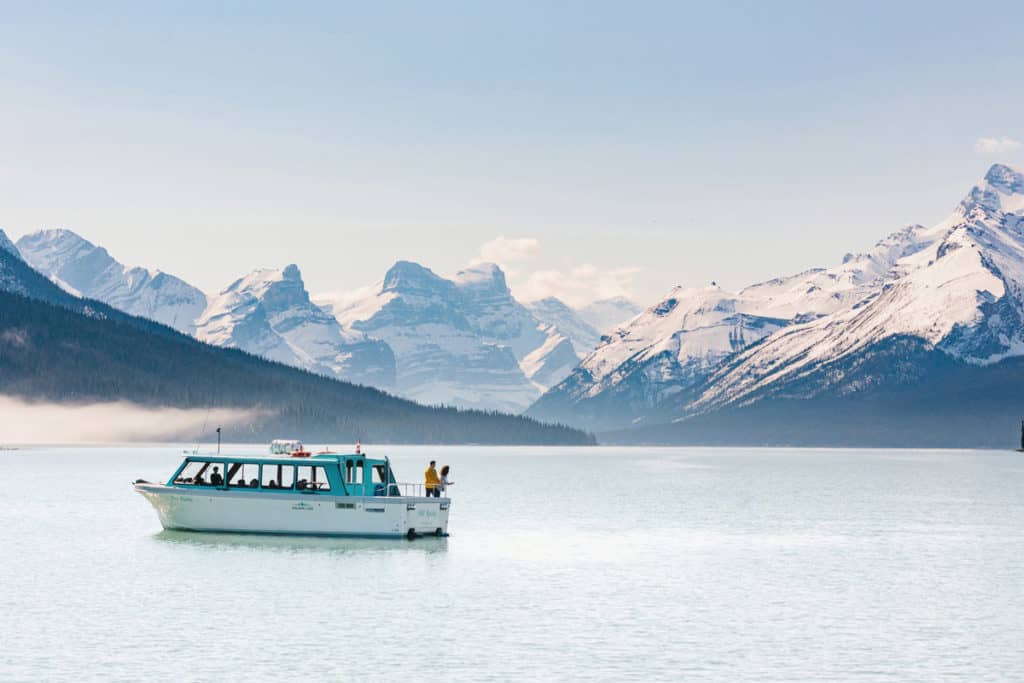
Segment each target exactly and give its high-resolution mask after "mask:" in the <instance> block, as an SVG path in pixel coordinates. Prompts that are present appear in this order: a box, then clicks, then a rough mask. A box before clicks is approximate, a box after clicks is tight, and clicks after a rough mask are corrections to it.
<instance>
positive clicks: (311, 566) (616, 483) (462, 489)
mask: <svg viewBox="0 0 1024 683" xmlns="http://www.w3.org/2000/svg"><path fill="white" fill-rule="evenodd" d="M318 445H319V444H315V445H314V446H318ZM366 450H368V451H369V452H370V453H371V454H375V455H378V454H385V453H386V454H388V455H390V456H391V457H392V461H393V463H394V467H395V470H396V471H397V473H398V475H399V479H400V480H403V481H420V480H421V478H422V473H423V469H424V468H425V466H426V462H427V461H428V460H431V459H436V460H437V461H438V464H439V465H442V464H449V465H451V466H452V474H451V478H452V479H453V480H454V481H455V482H456V484H455V486H454V487H453V488H452V490H451V497H452V512H451V522H450V531H451V536H450V537H449V538H446V539H434V538H424V539H418V540H415V541H406V540H394V541H380V540H358V539H357V540H345V539H313V538H282V537H255V536H232V535H221V534H218V535H210V534H195V533H183V532H168V531H163V530H161V528H160V524H159V522H158V520H157V517H156V514H155V512H154V511H153V510H152V508H151V507H150V505H149V504H148V503H147V502H146V501H145V499H143V498H142V497H141V496H139V495H137V494H135V493H134V492H133V491H132V489H131V486H130V482H131V481H133V480H134V479H136V478H138V477H143V478H146V479H149V480H151V481H153V480H159V481H162V480H166V478H167V477H168V476H169V475H170V473H171V472H172V471H173V469H174V468H175V467H176V465H177V464H178V463H179V462H180V459H181V453H182V446H160V447H157V446H144V447H139V446H117V447H106V448H100V447H87V448H86V447H60V448H49V447H33V448H26V449H22V450H17V451H3V452H0V471H2V474H0V586H2V589H0V634H2V639H3V640H2V643H3V646H2V648H0V680H3V681H17V680H25V681H41V680H46V681H57V680H68V681H71V680H76V681H77V680H105V681H113V680H118V681H143V680H144V681H178V680H204V681H226V680H248V681H257V680H271V679H297V678H299V677H305V678H309V679H311V680H327V679H331V680H354V679H357V678H358V679H367V680H421V679H425V680H467V681H484V680H499V681H500V680H510V679H516V680H588V681H589V680H608V681H622V680H645V681H646V680H666V681H668V680H687V681H701V680H713V681H743V680H756V681H796V680H838V681H859V680H863V681H936V680H961V681H984V680H993V681H995V680H1022V679H1024V456H1022V455H1020V454H1016V453H1011V452H994V451H912V450H893V451H883V450H866V451H854V450H810V449H800V450H796V449H729V448H720V449H687V448H625V449H624V448H614V449H613V448H490V447H445V448H440V447H411V446H404V447H389V448H382V447H374V446H368V447H367V449H366ZM242 451H246V452H252V451H253V447H247V448H245V449H242V448H233V447H228V448H226V449H225V452H242ZM261 451H262V449H258V450H257V451H256V452H261Z"/></svg>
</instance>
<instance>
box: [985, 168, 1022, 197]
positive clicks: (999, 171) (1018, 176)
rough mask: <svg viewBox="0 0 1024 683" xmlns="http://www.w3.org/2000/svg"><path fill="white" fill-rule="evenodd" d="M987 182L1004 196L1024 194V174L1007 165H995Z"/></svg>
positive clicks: (986, 176) (986, 179) (986, 177)
mask: <svg viewBox="0 0 1024 683" xmlns="http://www.w3.org/2000/svg"><path fill="white" fill-rule="evenodd" d="M985 182H986V183H988V184H989V185H990V186H991V187H992V188H993V189H996V190H998V191H1000V192H1002V193H1003V194H1024V173H1022V172H1020V171H1018V170H1017V169H1015V168H1013V167H1012V166H1007V165H1006V164H993V165H992V168H990V169H988V173H986V174H985Z"/></svg>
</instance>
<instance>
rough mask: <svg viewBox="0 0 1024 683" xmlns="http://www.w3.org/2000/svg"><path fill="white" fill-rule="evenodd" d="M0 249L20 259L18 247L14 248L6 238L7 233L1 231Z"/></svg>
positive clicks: (12, 243)
mask: <svg viewBox="0 0 1024 683" xmlns="http://www.w3.org/2000/svg"><path fill="white" fill-rule="evenodd" d="M0 249H2V250H4V251H6V252H7V253H9V254H13V255H14V256H17V257H18V258H21V253H19V252H18V247H16V246H14V242H12V241H11V240H10V238H8V237H7V233H5V232H4V231H3V230H0Z"/></svg>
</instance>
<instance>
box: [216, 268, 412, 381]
mask: <svg viewBox="0 0 1024 683" xmlns="http://www.w3.org/2000/svg"><path fill="white" fill-rule="evenodd" d="M196 336H197V337H198V338H199V339H202V340H203V341H206V342H209V343H211V344H215V345H217V346H229V347H235V348H239V349H243V350H245V351H249V352H250V353H255V354H257V355H260V356H263V357H264V358H269V359H271V360H276V361H278V362H281V363H286V364H288V365H294V366H298V367H301V368H305V369H307V370H309V371H311V372H315V373H318V374H321V375H325V376H328V377H337V378H339V379H345V380H349V381H352V382H359V383H363V384H372V385H374V386H378V387H382V388H390V387H391V386H392V385H393V383H394V375H395V359H394V354H393V353H392V351H391V349H390V348H389V347H388V346H387V344H385V343H384V342H381V341H378V340H373V339H369V338H368V337H367V336H366V335H365V334H363V333H362V332H359V331H357V330H349V329H344V328H343V327H342V326H341V325H340V324H339V322H338V321H337V320H336V319H335V318H334V317H333V316H331V315H330V314H328V313H327V312H326V311H324V310H323V309H321V308H320V307H319V306H317V305H315V304H314V303H312V301H310V298H309V292H307V291H306V287H305V284H304V283H303V281H302V274H301V272H300V271H299V269H298V267H297V266H296V265H295V264H291V265H288V266H286V267H284V268H282V269H279V270H278V269H269V268H263V269H260V270H254V271H252V272H251V273H249V274H247V275H245V276H244V277H241V278H239V279H237V280H235V281H234V282H232V283H231V284H230V285H228V287H226V288H225V289H224V290H223V291H222V292H221V293H220V294H218V295H217V296H216V297H214V298H213V299H212V300H211V301H210V305H209V306H208V307H207V308H206V310H205V311H204V312H203V314H202V316H200V318H199V320H198V321H197V322H196Z"/></svg>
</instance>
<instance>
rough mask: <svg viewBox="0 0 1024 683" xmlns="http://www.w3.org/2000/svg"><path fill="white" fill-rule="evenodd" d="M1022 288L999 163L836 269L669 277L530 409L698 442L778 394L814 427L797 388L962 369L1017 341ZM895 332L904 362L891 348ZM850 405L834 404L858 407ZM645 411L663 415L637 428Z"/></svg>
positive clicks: (839, 394)
mask: <svg viewBox="0 0 1024 683" xmlns="http://www.w3.org/2000/svg"><path fill="white" fill-rule="evenodd" d="M1022 291H1024V176H1022V174H1021V173H1020V172H1018V171H1015V170H1014V169H1012V168H1009V167H1007V166H1003V165H996V166H993V167H992V168H991V169H990V170H989V172H988V173H987V174H986V176H985V178H984V180H983V181H982V182H980V183H979V184H978V185H977V186H975V187H974V188H972V190H971V191H970V193H969V194H968V196H967V197H966V198H965V199H964V200H963V201H962V202H961V203H960V204H959V205H958V206H957V208H956V210H955V211H954V213H953V214H952V215H951V216H950V218H948V219H947V220H945V221H943V222H941V223H940V224H938V225H936V226H933V227H931V228H925V227H922V226H919V225H915V226H909V227H907V228H904V229H903V230H900V231H898V232H896V233H893V234H892V235H890V236H889V237H887V238H885V239H883V240H882V241H880V242H879V243H878V244H876V245H875V247H874V248H873V249H872V250H871V251H869V252H867V253H865V254H859V255H848V256H847V257H846V258H845V259H844V261H843V263H842V264H841V265H839V266H836V267H834V268H829V269H816V270H812V271H807V272H805V273H800V274H798V275H794V276H790V277H786V278H779V279H776V280H772V281H769V282H766V283H761V284H757V285H753V286H751V287H747V288H745V289H743V290H741V291H740V292H738V293H736V294H727V293H719V292H714V291H709V290H703V291H694V290H674V291H673V292H672V293H670V295H669V296H668V297H666V299H665V300H664V301H662V302H661V303H660V304H658V305H657V306H655V307H652V308H651V309H648V311H646V312H644V313H643V314H641V315H640V316H638V317H637V318H635V319H634V320H632V321H630V323H629V324H628V325H626V326H624V327H623V328H621V329H619V330H617V331H616V332H615V333H614V334H613V335H611V336H610V337H609V338H607V339H606V340H605V342H603V343H602V345H601V346H600V347H599V348H598V349H597V350H595V352H594V353H593V354H591V355H590V356H588V357H587V358H586V359H585V360H584V361H583V362H582V363H581V365H580V367H579V368H577V370H576V371H575V372H574V373H573V375H571V376H570V377H569V378H568V379H566V380H565V381H564V382H562V383H561V384H560V385H559V386H557V387H555V388H554V389H552V390H551V391H550V392H548V394H546V395H545V396H544V397H542V398H541V399H540V400H539V401H538V402H537V403H536V404H535V405H534V406H533V407H531V409H530V411H529V412H528V414H530V415H533V416H535V417H540V418H543V419H563V420H566V421H569V422H572V423H573V424H577V425H590V426H592V427H595V428H596V427H599V426H601V425H606V426H608V427H610V428H612V429H614V428H618V429H624V428H629V427H634V428H637V429H640V432H637V434H640V433H642V434H647V435H648V436H650V435H651V434H655V433H657V434H662V435H667V434H677V435H680V434H689V435H690V437H693V438H696V435H698V434H701V435H702V436H701V437H700V438H702V439H704V438H713V434H712V432H711V431H708V430H710V429H711V426H713V425H717V427H716V428H719V429H723V430H726V433H725V434H723V436H729V433H728V432H729V427H728V426H727V425H728V424H730V422H729V420H728V419H726V417H725V416H726V415H732V416H733V418H734V419H740V418H739V415H741V414H742V415H744V416H745V417H744V419H749V420H754V416H755V414H756V415H768V414H776V413H777V411H776V409H774V408H771V407H769V406H768V405H767V404H768V403H773V402H785V403H786V405H787V406H790V409H791V410H792V411H794V412H793V415H791V418H790V424H791V425H796V424H798V423H799V424H804V426H805V427H807V428H808V429H811V428H812V423H811V422H801V421H800V419H798V417H797V415H796V413H797V412H800V413H801V414H806V415H811V414H814V415H816V417H815V418H814V419H815V420H819V422H818V423H816V424H817V425H818V426H819V427H821V426H824V425H827V424H829V423H828V421H827V420H826V421H825V422H820V420H821V419H823V416H822V415H820V414H817V413H816V411H815V410H814V409H813V408H812V407H809V404H807V403H804V404H800V403H799V401H807V400H808V399H814V400H815V402H821V401H835V400H841V399H842V400H845V399H850V400H851V401H854V402H855V400H859V399H862V400H869V401H870V402H871V405H873V406H882V405H889V404H887V401H889V400H890V398H891V397H892V396H894V395H896V394H899V395H900V396H902V397H903V398H904V399H906V398H907V397H908V396H911V395H913V394H914V392H915V391H918V390H920V387H923V386H925V385H926V384H927V383H929V382H931V383H935V382H938V381H939V380H938V379H936V377H938V376H940V375H941V373H943V372H946V369H948V368H954V369H955V372H953V370H950V371H949V372H951V373H952V375H950V376H955V377H958V378H964V377H969V376H970V375H971V373H972V372H975V371H978V369H979V368H981V367H986V366H991V365H993V364H999V363H1000V362H1002V361H1004V360H1005V359H1008V358H1014V357H1017V356H1020V355H1022V354H1024V303H1022V302H1024V297H1022ZM676 311H682V313H681V314H680V313H676ZM730 316H734V317H730ZM659 319H660V320H659ZM741 321H742V324H741ZM906 340H909V341H906ZM907 344H912V345H913V346H914V349H915V351H914V353H913V354H911V355H912V357H913V359H914V360H913V361H912V362H911V361H908V360H907V357H905V356H904V355H901V353H902V352H899V350H900V349H903V350H905V349H906V348H907ZM1005 367H1010V366H1005ZM936 373H938V374H936ZM941 376H944V375H941ZM908 387H910V388H909V389H908ZM914 387H917V389H914ZM1004 388H1005V387H1004ZM918 398H920V397H918ZM1002 398H1003V399H1004V400H1008V401H1011V402H1012V397H1010V396H1007V395H1005V394H1004V395H1003V397H1002ZM851 405H852V404H850V403H849V402H848V403H847V404H844V406H845V407H844V410H848V411H850V414H851V415H852V414H857V410H854V409H853V408H852V407H850V406H851ZM865 405H867V404H865ZM889 407H898V404H892V405H891V406H889ZM798 408H799V410H798ZM957 409H959V407H956V408H954V407H948V408H947V409H946V411H945V412H947V413H948V412H949V411H951V410H957ZM869 412H870V411H869ZM860 414H862V415H867V414H869V413H865V412H863V411H861V413H860ZM870 414H871V415H873V416H874V417H875V418H877V419H879V420H881V421H882V422H891V420H892V416H891V415H885V414H877V413H870ZM895 414H897V415H898V413H895ZM837 419H838V418H837ZM658 423H670V424H669V425H667V426H665V427H649V425H656V424H658ZM734 427H735V425H734ZM794 429H795V427H794ZM774 431H775V432H778V430H777V429H776V430H774ZM738 433H739V432H738V431H736V430H735V429H733V431H732V436H735V435H736V434H738ZM794 433H795V432H794Z"/></svg>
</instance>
